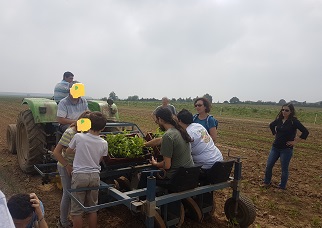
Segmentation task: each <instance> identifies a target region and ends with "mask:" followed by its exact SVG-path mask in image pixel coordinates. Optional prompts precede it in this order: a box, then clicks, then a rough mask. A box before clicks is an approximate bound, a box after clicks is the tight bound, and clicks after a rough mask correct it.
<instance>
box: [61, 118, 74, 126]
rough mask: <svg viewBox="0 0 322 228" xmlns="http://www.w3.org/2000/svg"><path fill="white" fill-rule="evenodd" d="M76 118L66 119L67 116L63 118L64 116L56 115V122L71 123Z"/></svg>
mask: <svg viewBox="0 0 322 228" xmlns="http://www.w3.org/2000/svg"><path fill="white" fill-rule="evenodd" d="M75 121H76V120H71V119H67V118H64V117H57V122H58V123H60V124H63V125H65V124H72V123H74V122H75Z"/></svg>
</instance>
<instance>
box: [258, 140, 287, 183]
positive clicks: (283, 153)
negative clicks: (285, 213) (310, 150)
mask: <svg viewBox="0 0 322 228" xmlns="http://www.w3.org/2000/svg"><path fill="white" fill-rule="evenodd" d="M292 155H293V148H286V149H278V148H275V147H274V146H273V147H272V149H271V152H270V153H269V156H268V158H267V164H266V170H265V179H264V183H265V184H270V183H271V180H272V170H273V167H274V165H275V163H276V161H277V160H278V158H280V161H281V168H282V175H281V182H280V184H279V187H280V188H283V189H285V188H286V183H287V180H288V167H289V164H290V161H291V158H292Z"/></svg>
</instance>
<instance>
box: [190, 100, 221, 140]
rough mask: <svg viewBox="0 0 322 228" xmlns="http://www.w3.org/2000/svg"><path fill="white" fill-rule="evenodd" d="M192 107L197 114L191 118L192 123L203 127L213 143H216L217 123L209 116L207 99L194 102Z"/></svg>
mask: <svg viewBox="0 0 322 228" xmlns="http://www.w3.org/2000/svg"><path fill="white" fill-rule="evenodd" d="M194 105H195V108H196V111H197V112H198V113H197V114H195V115H194V116H193V122H194V123H199V124H201V125H202V126H204V127H205V128H206V129H207V131H208V133H209V135H210V136H211V138H212V140H213V141H214V143H216V139H217V127H218V121H217V120H216V119H215V118H214V117H213V116H212V115H209V112H210V106H211V104H210V102H209V101H208V99H206V98H204V97H200V98H197V99H196V100H195V102H194Z"/></svg>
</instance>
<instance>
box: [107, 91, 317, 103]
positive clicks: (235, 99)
mask: <svg viewBox="0 0 322 228" xmlns="http://www.w3.org/2000/svg"><path fill="white" fill-rule="evenodd" d="M202 97H205V98H207V99H208V100H209V101H210V102H211V103H213V99H212V96H211V95H210V94H208V93H206V94H204V95H203V96H202ZM108 98H111V99H113V100H114V101H117V100H121V99H119V98H118V96H117V95H116V94H115V92H114V91H112V92H111V93H110V94H109V97H108ZM108 98H107V97H104V98H102V99H101V100H107V99H108ZM197 98H199V97H198V96H197V97H195V98H191V97H187V98H181V97H179V98H178V99H176V98H171V101H172V102H192V101H194V100H195V99H197ZM123 100H125V101H160V100H159V99H156V98H140V97H139V96H138V95H133V96H128V97H127V99H123ZM290 102H292V103H293V104H294V105H296V106H305V107H322V101H319V102H315V103H308V102H306V101H304V102H300V101H296V100H291V101H290ZM218 103H219V102H218ZM223 103H225V104H257V105H283V104H286V103H287V102H286V101H285V100H284V99H280V100H279V101H278V102H274V101H262V100H258V101H240V100H239V98H238V97H232V98H231V99H230V100H229V101H224V102H223Z"/></svg>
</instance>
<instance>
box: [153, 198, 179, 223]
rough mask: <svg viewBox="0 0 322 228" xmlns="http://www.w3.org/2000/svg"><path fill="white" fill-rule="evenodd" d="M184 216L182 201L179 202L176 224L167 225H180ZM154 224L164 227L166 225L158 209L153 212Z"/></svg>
mask: <svg viewBox="0 0 322 228" xmlns="http://www.w3.org/2000/svg"><path fill="white" fill-rule="evenodd" d="M184 216H185V210H184V206H183V204H182V203H180V212H179V222H178V224H176V225H173V226H169V227H171V228H174V227H181V226H182V224H183V222H184ZM154 225H155V226H156V227H158V228H165V227H167V226H166V223H165V222H164V220H163V218H162V216H161V215H160V214H159V212H158V211H156V212H155V215H154Z"/></svg>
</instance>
